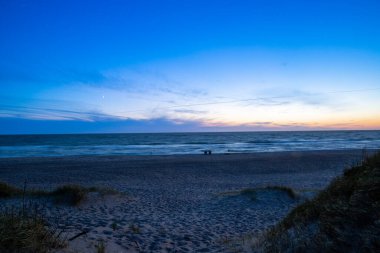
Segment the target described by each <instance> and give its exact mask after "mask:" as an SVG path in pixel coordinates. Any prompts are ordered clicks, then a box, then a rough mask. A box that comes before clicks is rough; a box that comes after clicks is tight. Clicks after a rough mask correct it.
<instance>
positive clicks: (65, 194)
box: [51, 185, 88, 206]
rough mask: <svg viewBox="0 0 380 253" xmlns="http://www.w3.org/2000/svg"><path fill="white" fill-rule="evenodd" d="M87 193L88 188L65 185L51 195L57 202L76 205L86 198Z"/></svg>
mask: <svg viewBox="0 0 380 253" xmlns="http://www.w3.org/2000/svg"><path fill="white" fill-rule="evenodd" d="M87 193H88V189H86V188H84V187H82V186H79V185H64V186H60V187H58V188H57V189H55V190H54V191H53V192H51V195H52V196H53V198H54V202H55V203H58V204H68V205H70V206H76V205H78V204H79V203H81V202H82V201H83V200H84V199H85V198H86V196H87Z"/></svg>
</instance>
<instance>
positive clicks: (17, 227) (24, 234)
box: [0, 205, 65, 253]
mask: <svg viewBox="0 0 380 253" xmlns="http://www.w3.org/2000/svg"><path fill="white" fill-rule="evenodd" d="M61 234H62V231H61V230H58V229H53V228H52V227H49V226H48V224H47V222H46V220H45V219H44V217H43V216H42V214H41V211H40V210H39V209H38V208H35V207H33V206H24V205H23V206H22V207H18V208H15V207H12V208H7V209H2V210H1V211H0V252H4V253H16V252H22V253H24V252H25V253H29V252H30V253H34V252H41V253H44V252H50V251H51V250H52V249H57V248H62V247H64V246H65V241H64V240H63V239H62V238H61Z"/></svg>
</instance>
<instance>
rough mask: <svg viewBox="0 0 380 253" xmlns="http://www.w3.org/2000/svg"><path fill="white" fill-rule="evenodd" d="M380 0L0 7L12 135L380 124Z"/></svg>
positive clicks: (2, 95) (185, 0) (3, 83)
mask: <svg viewBox="0 0 380 253" xmlns="http://www.w3.org/2000/svg"><path fill="white" fill-rule="evenodd" d="M379 13H380V2H379V1H377V0H360V1H359V0H355V1H353V0H329V1H327V0H320V1H295V0H288V1H280V0H277V1H275V0H250V1H248V0H246V1H241V0H215V1H211V0H202V1H201V0H181V1H178V0H161V1H159V0H156V1H154V0H150V1H148V0H139V1H136V0H135V1H131V0H123V1H122V0H107V1H100V0H88V1H84V0H82V1H81V0H76V1H72V0H65V1H59V0H45V1H42V0H33V1H32V0H29V1H25V0H24V1H23V0H12V1H8V0H0V134H22V133H25V134H29V133H30V134H33V133H102V132H107V133H112V132H115V133H119V132H192V131H289V130H340V129H380V99H379V97H380V29H379V27H380V15H378V14H379Z"/></svg>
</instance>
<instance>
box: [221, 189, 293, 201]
mask: <svg viewBox="0 0 380 253" xmlns="http://www.w3.org/2000/svg"><path fill="white" fill-rule="evenodd" d="M263 190H268V191H279V192H284V193H286V194H287V195H288V197H289V198H291V199H296V198H297V197H298V195H297V193H296V192H295V191H294V190H293V189H292V188H290V187H287V186H278V185H274V186H266V187H258V188H245V189H242V190H240V191H231V192H224V193H221V195H223V196H244V197H247V198H249V199H250V200H252V201H254V200H257V193H258V192H259V191H263Z"/></svg>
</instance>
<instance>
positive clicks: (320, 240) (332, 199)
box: [257, 153, 380, 252]
mask: <svg viewBox="0 0 380 253" xmlns="http://www.w3.org/2000/svg"><path fill="white" fill-rule="evenodd" d="M257 250H259V251H264V252H305V251H307V252H334V251H336V252H380V153H377V154H375V155H374V156H372V157H370V158H367V159H365V160H364V161H363V162H362V164H360V165H357V166H354V167H352V168H351V169H348V170H346V171H345V172H344V175H343V176H341V177H339V178H337V179H335V180H334V181H333V182H332V183H331V184H330V185H329V186H328V187H327V188H326V189H325V190H323V191H322V192H320V193H319V194H318V195H317V196H316V197H315V198H314V199H312V200H309V201H306V202H305V203H303V204H301V205H299V206H298V207H296V208H295V209H293V210H292V211H291V212H290V213H289V215H288V216H287V217H286V218H285V219H284V220H283V221H282V222H280V223H279V224H278V225H277V226H275V227H274V228H273V229H271V230H270V231H269V232H268V233H267V234H266V235H265V238H264V240H262V245H259V247H258V248H257Z"/></svg>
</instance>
